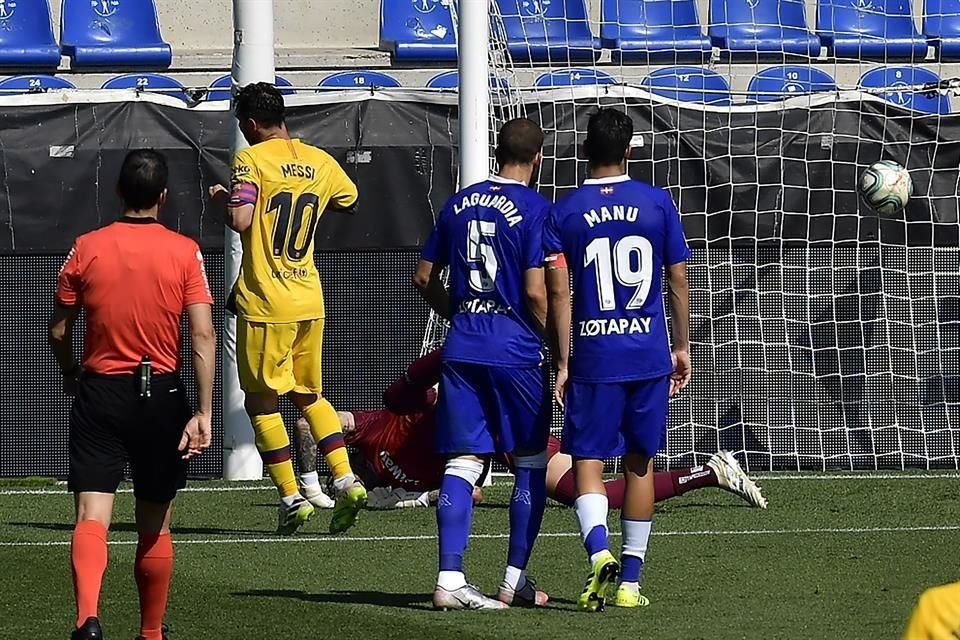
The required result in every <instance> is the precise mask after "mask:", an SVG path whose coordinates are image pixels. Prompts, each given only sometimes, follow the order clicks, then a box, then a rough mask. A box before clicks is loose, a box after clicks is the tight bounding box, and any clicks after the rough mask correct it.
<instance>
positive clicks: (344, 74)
mask: <svg viewBox="0 0 960 640" xmlns="http://www.w3.org/2000/svg"><path fill="white" fill-rule="evenodd" d="M319 86H321V87H337V88H339V89H364V88H367V87H399V86H400V81H399V80H397V79H396V78H394V77H393V76H388V75H387V74H385V73H381V72H379V71H341V72H340V73H334V74H332V75H329V76H327V77H326V78H324V79H323V80H321V81H320V85H319Z"/></svg>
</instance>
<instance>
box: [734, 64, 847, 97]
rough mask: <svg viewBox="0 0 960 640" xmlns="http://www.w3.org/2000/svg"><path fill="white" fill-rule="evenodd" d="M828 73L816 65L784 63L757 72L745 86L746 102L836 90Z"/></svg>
mask: <svg viewBox="0 0 960 640" xmlns="http://www.w3.org/2000/svg"><path fill="white" fill-rule="evenodd" d="M836 89H837V83H836V81H835V80H834V79H833V78H831V77H830V74H829V73H827V72H826V71H824V70H822V69H818V68H817V67H812V66H806V65H784V66H779V67H770V68H768V69H764V70H763V71H761V72H759V73H757V75H755V76H753V78H752V79H751V80H750V86H748V87H747V92H748V93H747V102H776V101H777V100H783V99H784V98H789V97H791V96H799V95H803V94H805V93H816V92H818V91H836Z"/></svg>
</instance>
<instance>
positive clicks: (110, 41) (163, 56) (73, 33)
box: [60, 0, 171, 69]
mask: <svg viewBox="0 0 960 640" xmlns="http://www.w3.org/2000/svg"><path fill="white" fill-rule="evenodd" d="M60 44H61V47H62V48H63V53H64V54H65V55H68V56H70V58H71V59H72V60H73V66H74V67H114V68H116V67H136V68H139V69H146V68H153V69H164V68H166V67H169V66H170V60H171V52H170V45H169V44H167V43H166V42H164V41H163V38H162V37H161V36H160V23H159V21H158V19H157V7H156V5H155V4H154V0H136V1H133V2H131V1H130V0H63V8H62V16H61V18H60Z"/></svg>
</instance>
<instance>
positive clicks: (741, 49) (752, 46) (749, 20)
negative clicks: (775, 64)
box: [709, 0, 820, 58]
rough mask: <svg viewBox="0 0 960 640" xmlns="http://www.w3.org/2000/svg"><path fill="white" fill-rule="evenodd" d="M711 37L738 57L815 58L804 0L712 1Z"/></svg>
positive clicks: (816, 43)
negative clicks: (787, 56)
mask: <svg viewBox="0 0 960 640" xmlns="http://www.w3.org/2000/svg"><path fill="white" fill-rule="evenodd" d="M709 33H710V38H711V39H712V40H713V44H714V45H715V46H717V47H720V49H721V50H723V51H724V53H729V54H730V55H731V56H735V57H752V58H759V57H781V58H782V57H784V56H785V55H795V56H808V57H811V58H812V57H816V56H819V55H820V38H818V37H817V36H816V35H814V34H813V33H811V32H810V31H809V30H808V29H807V15H806V11H805V10H804V2H803V0H710V28H709Z"/></svg>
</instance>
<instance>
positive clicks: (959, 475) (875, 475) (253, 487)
mask: <svg viewBox="0 0 960 640" xmlns="http://www.w3.org/2000/svg"><path fill="white" fill-rule="evenodd" d="M497 477H498V478H502V479H503V480H504V481H503V482H497V483H494V484H495V485H508V484H510V482H509V480H508V478H510V477H512V476H509V475H507V474H503V475H498V476H497ZM750 477H751V478H753V479H754V480H943V479H960V472H931V473H924V472H918V473H884V472H875V471H874V472H857V471H851V472H849V473H835V474H815V473H808V474H804V473H792V472H783V473H762V474H757V475H750ZM200 482H202V481H200ZM273 490H274V488H273V485H269V484H244V485H238V486H230V487H203V486H199V487H187V488H186V489H181V490H180V493H232V492H237V491H240V492H244V491H273ZM117 493H133V489H118V490H117ZM47 495H53V496H68V495H70V494H69V493H68V492H67V489H66V483H60V484H58V485H57V486H56V487H50V488H44V489H27V488H23V489H0V496H47Z"/></svg>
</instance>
